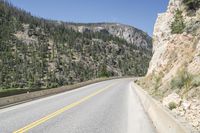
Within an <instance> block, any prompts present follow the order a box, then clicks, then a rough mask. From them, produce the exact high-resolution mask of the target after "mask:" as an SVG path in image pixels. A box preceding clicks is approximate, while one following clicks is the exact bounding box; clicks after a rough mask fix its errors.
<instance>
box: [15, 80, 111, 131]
mask: <svg viewBox="0 0 200 133" xmlns="http://www.w3.org/2000/svg"><path fill="white" fill-rule="evenodd" d="M112 85H113V84H111V85H108V86H107V87H105V88H103V89H101V90H98V91H96V92H94V93H92V94H90V95H88V96H86V97H84V98H82V99H81V100H79V101H76V102H74V103H72V104H69V105H67V106H65V107H64V108H62V109H59V110H57V111H56V112H53V113H51V114H49V115H47V116H45V117H43V118H41V119H39V120H37V121H35V122H33V123H30V124H29V125H27V126H25V127H23V128H20V129H19V130H17V131H14V132H13V133H24V132H27V131H28V130H30V129H32V128H34V127H36V126H38V125H40V124H42V123H44V122H46V121H48V120H49V119H51V118H54V117H56V116H58V115H60V114H62V113H63V112H65V111H67V110H69V109H71V108H73V107H76V106H78V105H79V104H81V103H83V102H85V101H87V100H89V99H90V98H92V97H94V96H96V95H97V94H99V93H101V92H103V91H105V90H107V89H108V88H110V87H111V86H112Z"/></svg>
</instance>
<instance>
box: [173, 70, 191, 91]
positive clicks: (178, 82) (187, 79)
mask: <svg viewBox="0 0 200 133" xmlns="http://www.w3.org/2000/svg"><path fill="white" fill-rule="evenodd" d="M192 79H193V75H192V74H190V73H189V72H188V71H187V70H186V69H185V68H184V69H181V70H179V71H178V72H177V75H176V76H175V77H174V78H173V79H172V80H171V87H172V88H174V89H176V88H179V89H181V88H183V87H184V88H185V89H189V88H190V87H191V84H192Z"/></svg>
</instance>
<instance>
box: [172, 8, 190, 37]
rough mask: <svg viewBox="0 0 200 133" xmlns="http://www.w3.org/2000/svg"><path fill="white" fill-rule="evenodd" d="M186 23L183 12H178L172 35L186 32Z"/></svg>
mask: <svg viewBox="0 0 200 133" xmlns="http://www.w3.org/2000/svg"><path fill="white" fill-rule="evenodd" d="M185 27H186V26H185V23H184V19H183V16H182V11H180V10H177V11H176V14H175V18H174V21H173V22H172V24H171V33H172V34H181V33H183V32H184V29H185Z"/></svg>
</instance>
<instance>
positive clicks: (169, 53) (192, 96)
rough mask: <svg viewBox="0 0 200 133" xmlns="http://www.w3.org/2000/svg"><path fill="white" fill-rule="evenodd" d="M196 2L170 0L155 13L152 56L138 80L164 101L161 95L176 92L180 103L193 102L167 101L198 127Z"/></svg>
mask: <svg viewBox="0 0 200 133" xmlns="http://www.w3.org/2000/svg"><path fill="white" fill-rule="evenodd" d="M192 2H196V3H195V4H194V3H192ZM199 5H200V1H198V0H197V1H196V0H170V2H169V6H168V8H167V11H166V12H165V13H161V14H158V18H157V21H156V24H155V27H154V33H153V57H152V59H151V61H150V66H149V69H148V73H147V75H146V77H144V78H143V79H141V80H140V82H139V83H140V84H141V85H142V86H143V87H144V88H146V89H147V90H148V91H149V92H150V94H152V95H153V96H155V98H157V99H159V100H160V101H161V102H162V101H164V104H165V105H166V100H165V99H166V98H167V97H168V96H170V95H171V94H174V93H175V94H176V95H179V96H180V98H181V99H182V102H183V103H184V101H187V102H189V103H191V106H192V107H193V108H194V106H195V108H196V109H197V110H191V109H189V108H187V109H184V106H183V104H181V102H180V104H178V105H177V104H176V103H175V102H174V103H169V104H170V105H173V106H176V107H174V108H176V109H174V111H173V112H176V113H177V114H179V115H180V114H181V116H182V117H183V118H185V119H186V120H187V121H188V122H189V123H190V124H191V125H192V126H193V127H194V128H196V129H198V130H200V119H199V118H200V112H199V110H200V106H199V105H200V102H199V99H200V22H199V20H200V10H199ZM164 97H166V98H164ZM163 98H164V100H163ZM193 101H195V102H193ZM187 102H186V103H187ZM167 106H169V105H167ZM170 108H171V107H170ZM172 109H173V108H172ZM175 110H176V111H175ZM181 110H182V112H181ZM188 113H189V114H190V115H188ZM195 116H196V118H195ZM191 117H192V118H191Z"/></svg>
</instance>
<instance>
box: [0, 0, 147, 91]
mask: <svg viewBox="0 0 200 133" xmlns="http://www.w3.org/2000/svg"><path fill="white" fill-rule="evenodd" d="M81 25H82V26H81V27H83V28H84V27H85V29H87V28H86V27H89V28H92V29H98V28H99V27H101V30H82V31H80V24H75V23H65V22H57V21H50V20H45V19H42V18H37V17H33V16H31V15H30V14H29V13H27V12H25V11H23V10H20V9H17V8H15V7H13V6H12V5H10V4H9V3H7V2H4V1H3V0H0V91H2V89H3V90H7V89H13V88H21V89H30V88H32V89H39V88H52V87H57V86H61V85H66V84H73V83H76V82H81V81H85V80H89V79H94V78H98V77H109V76H127V75H133V76H142V75H145V73H146V72H147V68H148V63H149V61H150V58H151V38H150V37H149V36H148V35H147V34H145V33H144V32H142V31H140V30H138V29H136V28H133V27H130V26H125V25H121V24H81ZM89 25H90V26H89ZM111 27H112V28H111ZM140 43H141V45H140Z"/></svg>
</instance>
